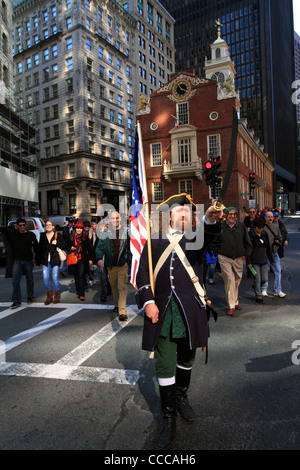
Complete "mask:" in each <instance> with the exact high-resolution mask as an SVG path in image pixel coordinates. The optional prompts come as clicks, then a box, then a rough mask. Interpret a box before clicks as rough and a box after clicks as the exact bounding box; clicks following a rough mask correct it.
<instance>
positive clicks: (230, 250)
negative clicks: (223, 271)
mask: <svg viewBox="0 0 300 470" xmlns="http://www.w3.org/2000/svg"><path fill="white" fill-rule="evenodd" d="M221 225H222V231H221V233H220V235H219V242H220V246H219V253H218V254H220V255H223V256H227V258H231V259H236V258H240V257H241V256H249V255H250V253H251V250H252V245H251V240H250V237H249V234H248V231H247V228H246V226H245V225H244V224H243V223H242V222H238V221H237V222H236V224H235V225H234V226H233V227H230V226H229V225H228V223H227V222H226V221H225V222H223V223H222V224H221Z"/></svg>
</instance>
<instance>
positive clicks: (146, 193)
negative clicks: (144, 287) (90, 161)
mask: <svg viewBox="0 0 300 470" xmlns="http://www.w3.org/2000/svg"><path fill="white" fill-rule="evenodd" d="M137 132H138V137H139V143H140V152H141V168H142V173H143V180H144V182H145V194H144V196H145V203H144V204H145V219H146V225H147V246H148V264H149V279H150V285H151V289H152V293H153V295H154V276H153V263H152V246H151V230H150V214H149V201H148V191H147V179H146V170H145V160H144V149H143V141H142V131H141V124H140V122H139V121H138V122H137Z"/></svg>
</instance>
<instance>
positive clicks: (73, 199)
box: [69, 194, 76, 214]
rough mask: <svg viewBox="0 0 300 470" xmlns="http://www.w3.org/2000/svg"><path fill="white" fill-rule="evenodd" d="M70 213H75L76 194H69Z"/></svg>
mask: <svg viewBox="0 0 300 470" xmlns="http://www.w3.org/2000/svg"><path fill="white" fill-rule="evenodd" d="M69 207H70V210H69V212H70V214H76V194H70V195H69Z"/></svg>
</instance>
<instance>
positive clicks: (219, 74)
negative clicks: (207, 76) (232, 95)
mask: <svg viewBox="0 0 300 470" xmlns="http://www.w3.org/2000/svg"><path fill="white" fill-rule="evenodd" d="M211 79H212V80H215V81H216V82H217V83H224V82H225V76H224V74H223V73H222V72H216V73H214V74H213V76H212V77H211Z"/></svg>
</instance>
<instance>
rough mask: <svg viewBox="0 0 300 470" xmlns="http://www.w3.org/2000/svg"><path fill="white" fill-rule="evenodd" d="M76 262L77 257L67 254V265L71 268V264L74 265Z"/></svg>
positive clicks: (73, 254)
mask: <svg viewBox="0 0 300 470" xmlns="http://www.w3.org/2000/svg"><path fill="white" fill-rule="evenodd" d="M77 261H78V259H77V256H76V255H75V253H69V254H68V258H67V265H68V266H71V265H72V264H76V263H77Z"/></svg>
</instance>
